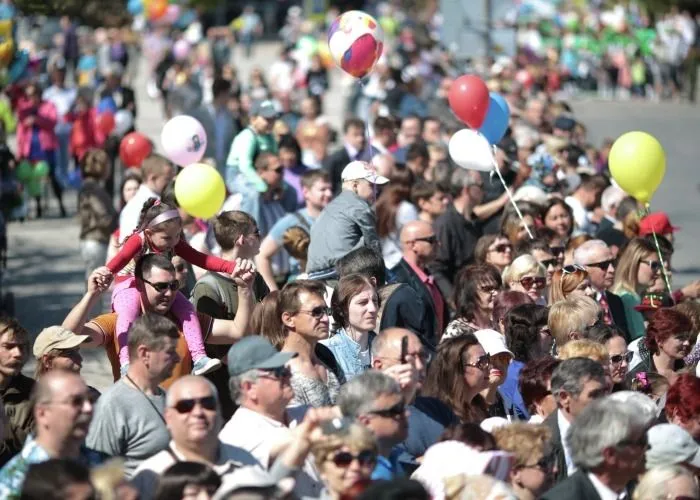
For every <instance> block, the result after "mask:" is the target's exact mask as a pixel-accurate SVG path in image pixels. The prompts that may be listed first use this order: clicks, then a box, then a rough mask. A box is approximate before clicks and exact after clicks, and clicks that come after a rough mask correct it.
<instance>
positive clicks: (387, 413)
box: [367, 401, 406, 418]
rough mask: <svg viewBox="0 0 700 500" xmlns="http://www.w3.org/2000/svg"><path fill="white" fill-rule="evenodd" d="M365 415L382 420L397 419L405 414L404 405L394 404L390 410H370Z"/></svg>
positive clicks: (401, 403)
mask: <svg viewBox="0 0 700 500" xmlns="http://www.w3.org/2000/svg"><path fill="white" fill-rule="evenodd" d="M367 413H369V414H370V415H377V416H378V417H384V418H398V417H402V416H404V415H405V414H406V404H405V403H404V402H403V401H402V402H400V403H396V404H395V405H394V406H392V407H391V408H387V409H385V410H372V411H370V412H367Z"/></svg>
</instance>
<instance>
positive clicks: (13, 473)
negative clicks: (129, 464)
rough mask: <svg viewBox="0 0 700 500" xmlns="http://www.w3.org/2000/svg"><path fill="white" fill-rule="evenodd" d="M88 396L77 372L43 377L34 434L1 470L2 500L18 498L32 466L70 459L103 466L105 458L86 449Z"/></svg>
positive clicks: (37, 390)
mask: <svg viewBox="0 0 700 500" xmlns="http://www.w3.org/2000/svg"><path fill="white" fill-rule="evenodd" d="M89 394H90V393H89V391H88V387H87V386H86V385H85V382H83V380H82V379H81V378H80V375H78V374H76V373H74V372H69V371H64V370H54V371H51V372H49V373H47V374H46V375H44V376H43V377H41V379H40V380H39V381H38V382H37V383H36V387H35V388H34V396H33V398H34V401H35V404H34V410H33V415H34V420H35V426H36V430H35V434H34V435H30V436H29V437H28V438H27V440H26V442H25V443H24V447H23V448H22V451H20V453H19V454H18V455H16V456H15V457H14V458H13V459H12V460H10V461H9V462H8V463H7V464H6V465H5V467H3V468H2V470H0V498H19V496H20V493H21V491H22V484H23V483H24V478H25V475H26V473H27V470H28V469H29V467H30V465H31V464H35V463H40V462H46V461H47V460H49V459H52V458H69V459H73V460H76V461H78V462H81V463H83V464H84V465H87V466H93V465H98V464H99V463H100V462H102V460H103V459H104V458H105V457H104V455H102V454H101V453H98V452H96V451H94V450H90V449H87V448H85V446H84V443H85V438H86V436H87V434H88V429H89V428H90V422H91V421H92V415H93V406H92V402H91V400H90V398H89Z"/></svg>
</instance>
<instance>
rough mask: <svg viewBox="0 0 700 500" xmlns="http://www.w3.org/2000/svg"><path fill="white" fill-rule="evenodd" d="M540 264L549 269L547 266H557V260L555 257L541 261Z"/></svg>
mask: <svg viewBox="0 0 700 500" xmlns="http://www.w3.org/2000/svg"><path fill="white" fill-rule="evenodd" d="M540 264H542V265H543V266H544V267H545V269H549V266H552V267H556V266H557V264H559V259H557V258H556V257H555V258H552V259H545V260H541V261H540Z"/></svg>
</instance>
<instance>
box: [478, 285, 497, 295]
mask: <svg viewBox="0 0 700 500" xmlns="http://www.w3.org/2000/svg"><path fill="white" fill-rule="evenodd" d="M498 289H499V287H497V286H495V285H484V286H482V285H479V291H481V292H484V293H488V294H491V293H494V292H497V291H498Z"/></svg>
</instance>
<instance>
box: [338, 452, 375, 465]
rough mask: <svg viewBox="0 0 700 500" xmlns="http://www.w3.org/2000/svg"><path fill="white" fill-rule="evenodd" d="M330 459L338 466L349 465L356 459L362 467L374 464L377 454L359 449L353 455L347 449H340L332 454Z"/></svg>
mask: <svg viewBox="0 0 700 500" xmlns="http://www.w3.org/2000/svg"><path fill="white" fill-rule="evenodd" d="M331 460H332V461H333V463H334V464H335V465H336V466H338V467H349V466H350V464H351V463H352V462H353V460H357V462H358V463H359V464H360V465H361V466H362V467H367V466H370V465H374V463H375V462H376V461H377V456H376V455H375V454H374V452H371V451H369V450H365V451H361V452H360V453H358V454H357V455H353V454H352V453H350V452H349V451H341V452H338V453H336V454H335V455H333V458H332V459H331Z"/></svg>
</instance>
